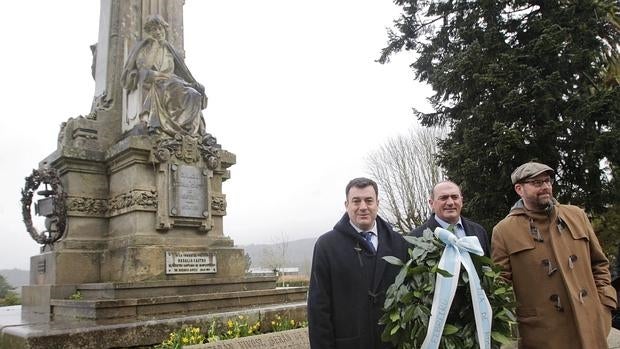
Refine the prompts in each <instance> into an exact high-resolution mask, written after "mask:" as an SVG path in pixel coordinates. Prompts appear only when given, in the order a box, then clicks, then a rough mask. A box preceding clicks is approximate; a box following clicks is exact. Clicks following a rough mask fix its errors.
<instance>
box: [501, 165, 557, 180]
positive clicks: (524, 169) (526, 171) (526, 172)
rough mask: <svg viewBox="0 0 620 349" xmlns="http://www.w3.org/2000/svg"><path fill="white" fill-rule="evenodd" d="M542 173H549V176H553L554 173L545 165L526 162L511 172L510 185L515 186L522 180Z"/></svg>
mask: <svg viewBox="0 0 620 349" xmlns="http://www.w3.org/2000/svg"><path fill="white" fill-rule="evenodd" d="M543 172H549V175H553V174H554V173H555V172H554V171H553V169H552V168H551V167H549V166H547V165H545V164H541V163H538V162H526V163H524V164H523V165H521V166H519V167H517V169H516V170H514V171H513V172H512V174H511V175H510V179H511V180H512V184H517V183H518V182H521V181H522V180H524V179H527V178H530V177H536V176H538V175H539V174H541V173H543Z"/></svg>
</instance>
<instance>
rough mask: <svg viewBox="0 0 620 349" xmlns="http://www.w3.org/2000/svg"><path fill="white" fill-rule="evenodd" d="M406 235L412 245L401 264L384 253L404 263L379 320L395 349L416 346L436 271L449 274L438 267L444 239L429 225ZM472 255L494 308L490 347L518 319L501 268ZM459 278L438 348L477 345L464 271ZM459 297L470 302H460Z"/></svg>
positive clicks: (506, 337)
mask: <svg viewBox="0 0 620 349" xmlns="http://www.w3.org/2000/svg"><path fill="white" fill-rule="evenodd" d="M405 239H406V240H407V241H408V242H409V243H411V244H412V248H410V249H409V257H410V260H409V261H406V263H405V262H403V261H400V260H399V259H398V258H395V257H385V259H386V261H388V262H389V263H392V264H395V265H401V266H402V268H401V271H400V273H399V274H398V276H397V277H396V279H395V281H394V284H393V285H391V286H390V288H389V289H388V291H387V295H386V300H385V304H384V310H385V314H384V315H383V317H382V318H381V320H380V322H381V323H382V324H383V325H385V329H384V331H383V334H382V340H384V341H387V342H391V343H392V344H394V345H395V346H396V347H397V348H399V349H409V348H411V349H414V348H415V349H417V348H420V347H421V346H422V344H423V343H424V340H425V338H426V337H427V331H428V327H429V320H430V317H431V306H432V304H433V298H434V295H435V291H436V276H437V274H440V275H442V276H444V277H452V275H451V274H450V273H448V272H446V271H445V270H442V269H441V268H439V261H440V259H441V256H442V254H443V251H444V247H445V244H444V243H443V242H442V241H440V240H438V239H436V238H435V237H434V236H433V233H432V232H431V231H430V230H428V229H427V230H426V231H425V232H424V234H423V236H422V237H412V236H406V237H405ZM471 259H472V260H473V265H474V267H475V270H476V271H477V274H478V275H479V276H480V282H481V286H482V289H483V290H484V293H485V294H486V297H487V299H488V302H489V303H490V305H491V308H492V311H493V317H492V324H491V347H492V348H499V347H500V346H501V345H502V344H509V343H510V342H511V340H512V338H511V337H512V335H511V328H512V326H513V325H514V323H515V321H516V320H515V316H514V307H515V303H514V296H513V293H512V287H511V286H510V285H508V284H507V283H506V282H505V281H504V280H503V279H502V278H500V276H499V275H500V274H499V268H498V267H497V266H495V265H493V263H492V261H491V260H490V259H489V258H487V257H484V256H476V255H471ZM458 277H459V280H458V285H459V286H458V290H457V297H458V298H461V299H459V300H457V301H456V302H454V303H453V304H452V306H451V308H450V311H449V314H450V315H448V319H447V321H446V323H445V326H444V327H443V333H442V336H441V339H440V341H439V348H445V349H451V348H454V349H457V348H458V349H467V348H478V347H479V346H478V342H477V340H476V338H477V335H476V321H475V319H474V309H473V306H472V302H471V301H469V300H470V299H471V291H470V288H469V287H465V286H466V285H467V284H468V283H469V281H470V278H469V276H468V274H467V272H465V271H464V272H462V273H460V276H458ZM463 299H465V300H468V301H465V302H463V301H460V300H463Z"/></svg>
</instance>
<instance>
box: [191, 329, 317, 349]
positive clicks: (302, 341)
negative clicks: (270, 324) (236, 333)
mask: <svg viewBox="0 0 620 349" xmlns="http://www.w3.org/2000/svg"><path fill="white" fill-rule="evenodd" d="M192 348H196V349H262V348H265V349H267V348H268V349H309V348H310V343H309V341H308V329H307V328H300V329H295V330H289V331H283V332H275V333H267V334H262V335H258V336H250V337H244V338H235V339H229V340H224V341H218V342H214V343H207V344H199V345H196V346H192Z"/></svg>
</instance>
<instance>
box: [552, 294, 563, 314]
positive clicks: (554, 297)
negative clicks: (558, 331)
mask: <svg viewBox="0 0 620 349" xmlns="http://www.w3.org/2000/svg"><path fill="white" fill-rule="evenodd" d="M549 300H550V301H552V302H554V303H555V304H553V306H554V307H555V310H557V311H559V312H563V311H564V307H563V306H562V302H561V301H560V296H558V295H557V294H552V295H551V297H549Z"/></svg>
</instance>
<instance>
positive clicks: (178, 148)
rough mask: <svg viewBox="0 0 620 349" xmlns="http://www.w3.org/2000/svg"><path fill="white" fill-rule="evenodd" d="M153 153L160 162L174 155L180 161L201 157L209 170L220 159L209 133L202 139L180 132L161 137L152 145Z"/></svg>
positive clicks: (189, 160)
mask: <svg viewBox="0 0 620 349" xmlns="http://www.w3.org/2000/svg"><path fill="white" fill-rule="evenodd" d="M154 155H155V157H156V158H157V160H159V161H162V162H166V161H168V160H170V158H171V157H172V156H174V157H176V158H177V159H179V160H181V161H184V162H187V163H194V162H196V161H198V160H199V159H200V157H202V158H203V159H204V161H205V163H206V165H207V168H208V169H210V170H213V169H215V168H216V167H217V166H218V165H219V161H220V153H219V148H218V146H217V141H216V140H215V137H213V136H211V135H209V134H207V135H206V136H205V137H204V138H203V139H202V141H199V140H197V139H195V138H193V137H190V136H183V135H180V134H177V135H175V137H174V138H161V139H159V140H158V141H157V143H156V145H155V147H154Z"/></svg>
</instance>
